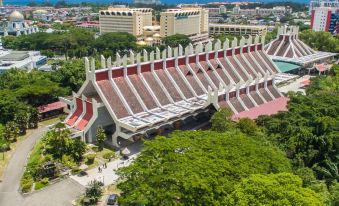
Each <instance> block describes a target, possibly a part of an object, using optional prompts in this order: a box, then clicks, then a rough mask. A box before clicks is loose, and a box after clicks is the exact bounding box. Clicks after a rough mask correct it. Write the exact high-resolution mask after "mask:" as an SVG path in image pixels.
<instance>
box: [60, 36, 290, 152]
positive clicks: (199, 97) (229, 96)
mask: <svg viewBox="0 0 339 206" xmlns="http://www.w3.org/2000/svg"><path fill="white" fill-rule="evenodd" d="M263 43H264V38H261V39H260V38H259V36H256V37H255V38H254V39H252V37H249V38H248V39H245V38H244V37H242V38H241V39H240V41H238V39H236V38H235V39H234V40H232V41H229V40H226V41H225V42H224V43H221V42H220V41H217V42H216V43H215V44H214V45H212V43H211V42H209V43H207V44H206V45H204V46H203V45H202V44H201V43H200V44H198V45H196V46H195V47H193V45H189V46H187V47H186V48H182V47H181V46H179V48H170V47H168V48H167V49H166V50H164V51H162V52H161V51H160V50H159V49H156V52H151V53H147V52H146V51H145V50H144V51H143V54H142V55H141V54H136V55H134V54H133V52H130V55H129V56H128V57H127V55H125V56H123V57H120V56H119V55H117V60H116V62H114V66H112V61H111V58H108V59H105V58H104V57H103V56H102V57H101V67H102V69H96V68H95V62H94V60H93V59H90V60H89V59H86V60H85V67H86V81H85V83H84V84H83V86H82V87H81V89H80V90H79V91H78V92H77V93H74V94H73V100H72V101H70V102H68V103H69V104H70V105H71V113H70V114H69V116H68V117H67V118H66V120H65V123H66V124H67V125H68V127H69V128H71V129H72V131H73V137H80V138H81V139H83V140H84V141H86V142H95V141H96V140H95V133H96V130H97V128H98V127H99V126H100V127H103V128H104V129H105V130H106V132H107V133H109V134H111V135H110V136H109V139H110V140H111V141H112V143H113V144H114V145H116V146H119V145H118V144H117V143H118V142H119V141H120V140H118V139H119V138H122V139H129V140H131V139H132V140H133V139H136V138H138V137H141V136H143V137H148V136H152V135H154V134H159V133H163V132H165V131H167V130H171V129H173V128H182V127H183V126H185V125H188V124H195V123H198V122H199V119H200V118H201V117H210V116H211V115H212V114H213V112H214V111H216V110H217V109H219V108H220V107H228V108H230V109H231V110H232V111H233V112H234V116H233V118H234V119H237V118H240V117H249V118H256V117H257V116H259V115H262V114H273V113H276V112H278V111H281V110H285V109H286V103H287V98H286V97H283V96H282V94H281V93H280V92H279V91H278V90H277V88H276V87H275V84H274V76H275V74H276V73H279V70H278V69H277V67H276V66H275V64H274V63H273V62H272V60H271V59H270V58H269V57H268V55H267V54H266V53H265V51H264V48H263ZM212 48H213V49H212ZM141 56H142V58H141ZM141 59H143V62H141ZM127 62H130V64H129V65H127ZM205 121H206V120H205ZM200 123H201V122H200Z"/></svg>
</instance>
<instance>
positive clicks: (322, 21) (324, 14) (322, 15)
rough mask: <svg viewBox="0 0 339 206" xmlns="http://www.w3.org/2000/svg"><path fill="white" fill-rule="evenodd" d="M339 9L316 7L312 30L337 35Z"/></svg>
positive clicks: (312, 18)
mask: <svg viewBox="0 0 339 206" xmlns="http://www.w3.org/2000/svg"><path fill="white" fill-rule="evenodd" d="M338 20H339V7H315V8H314V9H313V10H312V11H311V30H312V31H326V32H331V33H337V32H336V30H337V23H338Z"/></svg>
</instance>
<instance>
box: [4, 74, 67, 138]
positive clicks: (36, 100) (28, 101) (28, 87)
mask: <svg viewBox="0 0 339 206" xmlns="http://www.w3.org/2000/svg"><path fill="white" fill-rule="evenodd" d="M51 76H52V75H51V73H44V72H41V71H36V70H33V71H31V72H29V73H27V72H26V71H23V70H17V69H11V70H9V71H7V72H5V73H4V74H1V75H0V114H1V115H0V122H1V123H4V124H5V123H6V122H8V121H15V122H16V123H17V124H18V126H19V128H20V130H21V133H25V130H26V128H35V127H37V124H38V112H37V110H36V107H37V106H40V105H43V104H47V103H51V102H53V101H55V100H57V98H58V96H62V95H64V94H67V93H68V91H67V90H66V89H63V88H61V87H60V86H59V84H58V82H55V81H52V80H51Z"/></svg>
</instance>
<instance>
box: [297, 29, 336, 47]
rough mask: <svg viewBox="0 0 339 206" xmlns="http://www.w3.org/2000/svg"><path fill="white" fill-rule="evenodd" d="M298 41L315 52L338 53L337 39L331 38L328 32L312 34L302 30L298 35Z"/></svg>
mask: <svg viewBox="0 0 339 206" xmlns="http://www.w3.org/2000/svg"><path fill="white" fill-rule="evenodd" d="M299 37H300V39H301V40H302V41H303V42H305V43H306V44H307V45H309V46H311V47H312V48H313V49H315V50H319V51H328V52H338V51H339V39H338V38H335V37H333V36H332V34H331V33H329V32H322V31H320V32H313V31H311V30H304V31H302V32H300V34H299Z"/></svg>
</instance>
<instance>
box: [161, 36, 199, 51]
mask: <svg viewBox="0 0 339 206" xmlns="http://www.w3.org/2000/svg"><path fill="white" fill-rule="evenodd" d="M162 42H163V43H164V44H165V45H166V46H170V47H172V48H175V47H178V46H179V44H180V45H181V46H183V47H184V48H185V47H187V46H188V45H189V44H190V43H191V42H192V41H191V40H190V39H189V38H188V36H186V35H185V34H174V35H172V36H167V37H165V38H163V39H162Z"/></svg>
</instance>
